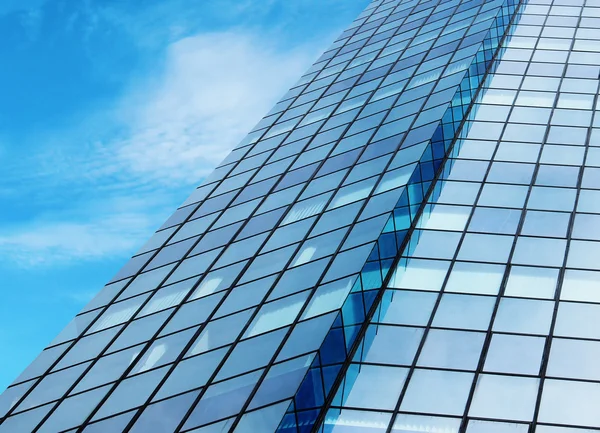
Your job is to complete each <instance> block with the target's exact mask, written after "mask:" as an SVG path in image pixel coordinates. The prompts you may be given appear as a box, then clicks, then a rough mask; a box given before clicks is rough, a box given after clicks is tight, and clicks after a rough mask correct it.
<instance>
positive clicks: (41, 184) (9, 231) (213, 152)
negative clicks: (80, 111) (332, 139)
mask: <svg viewBox="0 0 600 433" xmlns="http://www.w3.org/2000/svg"><path fill="white" fill-rule="evenodd" d="M317 51H318V50H317V49H315V47H303V48H299V49H296V50H292V51H288V50H284V49H281V48H280V47H277V46H276V45H274V44H273V43H272V42H270V41H269V40H267V39H265V38H261V37H260V36H258V35H256V34H252V33H249V32H242V31H239V32H233V33H231V32H228V33H209V34H198V35H196V36H192V37H187V38H184V39H181V40H179V41H177V42H174V43H172V44H170V45H169V46H168V48H167V50H166V56H165V58H164V62H163V63H162V64H163V67H162V68H159V70H157V71H156V72H154V73H151V74H148V75H145V76H139V77H136V79H135V80H132V83H131V85H129V86H128V88H127V91H126V92H125V93H124V94H123V95H122V97H121V98H120V99H119V100H118V102H117V103H115V104H113V105H112V106H109V107H107V108H103V109H100V110H98V111H97V112H93V113H89V116H88V120H86V121H85V122H83V123H82V124H81V125H80V126H78V127H74V128H72V129H70V130H59V131H51V132H45V133H42V134H39V136H38V137H36V140H38V141H39V142H42V143H46V144H47V145H45V146H41V147H40V149H39V150H40V151H39V152H37V154H36V155H31V156H29V157H27V158H24V159H23V160H22V161H20V162H19V163H18V164H13V165H12V167H8V171H9V172H11V173H12V175H13V178H15V179H17V182H16V183H14V185H13V187H14V191H15V192H16V193H18V194H21V195H23V194H25V195H27V193H28V192H29V193H31V196H36V197H37V198H38V199H39V200H40V203H44V202H45V201H48V202H50V203H51V202H52V201H53V200H55V196H54V195H55V194H57V193H62V194H65V195H66V196H70V197H71V196H72V198H71V200H72V202H71V203H69V207H68V208H64V209H61V210H60V211H59V212H57V211H56V209H54V210H52V209H51V208H52V207H53V206H51V205H49V206H48V208H49V209H50V210H47V211H46V212H44V213H42V214H41V215H36V217H35V218H32V219H31V220H28V221H18V222H14V221H13V222H12V223H11V224H9V225H6V224H5V225H4V227H3V228H2V229H0V256H1V257H2V260H10V261H11V262H14V263H16V264H17V265H20V266H25V267H31V266H40V265H42V266H44V265H45V266H47V265H57V264H64V263H69V262H71V261H74V260H77V261H81V260H98V259H102V258H107V257H115V256H126V255H129V254H131V253H132V252H133V251H134V250H135V249H136V247H137V246H139V245H141V244H142V243H143V240H145V238H146V237H147V236H148V235H149V233H150V232H151V231H152V228H155V227H157V226H159V225H160V223H161V222H162V219H164V218H165V217H166V216H167V215H168V213H169V212H170V211H172V210H173V209H174V207H175V206H176V205H177V204H178V202H179V201H181V199H182V198H184V197H185V195H186V192H190V191H191V188H192V187H193V185H195V184H197V183H198V182H199V181H200V180H201V178H202V177H204V176H206V175H207V174H208V173H209V172H210V171H211V170H212V168H213V167H214V166H215V165H216V164H217V163H218V162H219V161H220V160H221V159H222V158H223V157H224V156H226V154H227V153H228V151H229V150H230V149H231V147H233V146H234V145H235V144H237V142H238V141H239V140H240V139H241V138H243V136H244V134H245V133H246V132H247V131H248V130H250V129H251V128H252V126H254V124H255V123H256V122H257V121H258V120H259V119H260V116H261V115H262V114H264V113H265V112H266V111H268V109H269V108H270V106H271V105H272V104H273V103H274V102H275V101H276V99H277V98H278V97H279V96H280V95H282V94H283V93H284V92H285V91H286V90H287V88H288V87H289V86H291V85H292V84H293V82H294V80H295V78H297V76H298V74H299V71H302V70H303V69H304V68H306V67H308V65H309V63H310V60H311V59H312V58H313V57H314V55H315V54H316V52H317ZM99 131H111V134H110V136H108V137H107V136H106V134H104V133H101V132H99ZM17 173H29V174H22V175H19V174H17ZM90 191H91V192H92V194H90ZM10 193H11V189H10V187H8V188H6V189H5V190H4V191H0V196H1V195H2V194H4V195H5V197H6V196H8V195H10ZM0 198H1V197H0ZM62 205H63V206H65V204H64V203H63V204H62Z"/></svg>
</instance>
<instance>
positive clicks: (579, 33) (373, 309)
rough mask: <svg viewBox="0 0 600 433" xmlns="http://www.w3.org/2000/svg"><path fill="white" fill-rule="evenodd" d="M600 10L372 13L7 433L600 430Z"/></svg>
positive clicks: (80, 320)
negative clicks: (599, 406)
mask: <svg viewBox="0 0 600 433" xmlns="http://www.w3.org/2000/svg"><path fill="white" fill-rule="evenodd" d="M598 28H600V0H528V1H526V0H521V1H519V0H487V1H485V0H387V1H386V0H374V1H372V2H371V3H370V4H369V5H368V6H367V8H366V9H365V10H364V12H363V13H362V14H361V15H360V16H359V17H358V18H357V19H356V20H355V21H354V22H353V23H352V24H351V25H350V27H349V28H348V30H346V31H345V32H344V33H343V34H342V35H341V36H340V37H339V38H338V39H337V40H336V41H335V42H334V44H333V45H332V47H330V49H329V50H328V51H326V52H325V53H324V54H323V55H322V56H321V57H320V58H319V59H318V60H317V62H316V63H315V64H314V65H313V67H312V68H311V69H310V70H309V71H307V73H306V74H305V75H304V76H303V77H302V78H301V79H300V81H299V83H298V84H297V85H296V86H295V87H293V88H292V89H291V90H290V91H289V92H288V93H287V94H286V95H285V96H284V97H283V98H282V100H281V101H280V102H279V103H278V104H277V105H276V106H275V107H274V108H273V109H272V110H271V112H270V113H268V114H267V116H266V117H264V118H263V120H261V122H259V124H258V125H257V126H256V127H255V128H254V130H253V131H251V132H250V134H249V135H248V136H247V137H246V138H245V139H244V140H243V141H242V143H240V144H239V145H238V146H237V147H236V148H235V149H234V150H233V151H232V152H231V154H230V155H229V156H228V157H227V158H226V159H225V161H223V162H222V163H221V165H219V166H218V167H217V168H216V169H215V171H214V173H213V174H212V175H211V176H210V177H209V178H208V179H205V180H204V182H203V183H202V185H201V186H200V187H198V188H197V189H196V190H195V191H194V192H193V193H192V194H191V195H190V197H189V198H188V199H187V200H186V202H185V203H184V204H183V205H182V206H181V207H180V208H179V209H177V210H176V212H175V213H174V214H173V215H172V216H171V218H169V220H168V221H167V222H166V223H165V224H164V225H163V226H162V227H161V229H160V230H159V231H158V232H157V233H156V234H155V235H154V236H153V237H152V238H151V239H150V240H149V241H148V242H147V243H146V245H144V247H142V249H141V250H140V251H139V252H138V253H137V254H136V255H135V256H134V257H133V258H132V259H131V260H130V261H129V262H128V263H127V264H126V265H125V266H124V267H123V268H122V269H121V271H120V272H119V273H118V274H117V275H116V276H115V277H114V278H113V280H112V281H111V282H110V283H109V284H108V285H107V286H106V287H105V288H104V289H103V290H102V291H101V292H100V293H99V294H98V295H97V296H96V298H94V299H93V300H92V301H91V302H90V303H89V304H88V305H87V306H86V307H85V308H84V309H83V311H82V312H81V313H80V314H79V315H78V316H77V317H76V318H75V319H74V320H73V321H72V322H71V323H70V324H69V325H68V326H67V327H66V328H65V329H64V331H63V332H62V333H61V334H60V335H59V336H57V337H56V339H55V340H54V341H53V342H52V343H51V345H50V346H49V347H48V348H46V349H45V350H44V351H43V352H42V353H41V354H40V355H39V356H38V358H37V359H36V360H35V361H34V362H33V363H32V364H31V365H30V366H29V367H28V368H27V369H26V370H25V371H24V372H23V373H22V374H21V376H20V377H19V378H17V380H16V381H15V382H14V383H13V384H12V385H11V386H10V387H9V388H8V389H7V390H6V391H5V392H4V393H3V394H2V395H0V433H29V432H40V433H62V432H65V433H67V432H68V433H75V432H79V433H81V432H83V433H96V432H98V433H100V432H132V433H175V432H181V433H184V432H196V433H225V432H234V433H263V432H264V433H271V432H272V433H275V432H277V433H309V432H315V433H316V432H318V433H363V432H365V433H379V432H381V433H384V432H385V433H390V432H394V433H404V432H406V433H408V432H447V433H451V432H461V433H463V432H466V433H484V432H485V433H504V432H507V433H508V432H510V433H521V432H523V433H526V432H527V433H585V432H591V431H600V411H598V409H597V405H598V403H600V367H598V366H597V364H598V362H597V361H596V354H597V353H600V260H599V259H598V258H599V257H600V229H599V227H600V224H599V222H600V153H598V152H596V151H595V150H597V149H600V119H599V118H598V117H597V111H596V110H600V103H599V102H598V84H599V78H600V31H599V30H598Z"/></svg>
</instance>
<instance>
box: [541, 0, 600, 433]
mask: <svg viewBox="0 0 600 433" xmlns="http://www.w3.org/2000/svg"><path fill="white" fill-rule="evenodd" d="M585 3H587V1H586V2H585ZM585 3H584V6H585ZM582 11H583V9H582ZM581 18H582V15H581V14H580V15H579V17H578V20H577V26H576V29H578V28H579V27H580V25H581ZM575 39H576V37H575V35H574V36H573V38H572V40H571V47H570V49H569V55H568V58H570V57H571V53H573V48H574V46H575ZM568 58H567V62H565V67H564V69H563V75H562V77H561V79H560V85H562V82H563V80H564V79H565V78H566V74H567V69H568V64H569V63H568ZM560 85H559V88H558V90H557V92H556V98H557V99H556V101H555V106H556V103H557V102H558V97H559V95H560V93H561V92H560V90H561V89H560ZM598 100H599V98H598V92H596V94H595V95H594V102H593V105H592V110H591V111H592V117H591V120H590V126H588V132H587V137H586V141H585V149H584V154H583V161H582V164H581V166H580V168H579V176H578V178H577V186H576V192H575V202H574V203H573V211H572V213H571V217H570V218H569V224H568V226H567V237H566V247H565V255H564V258H563V264H562V267H561V269H560V272H559V274H558V281H557V289H556V293H555V296H554V311H553V314H552V321H551V322H550V330H549V332H548V337H547V339H546V345H545V347H544V352H543V354H542V364H541V370H540V383H539V388H538V394H537V399H536V402H535V408H534V414H533V420H532V421H531V424H530V427H529V432H530V433H534V431H535V429H536V427H537V425H538V418H539V413H540V406H541V403H542V394H543V391H544V383H545V381H546V379H547V377H548V376H547V370H548V361H549V358H550V349H551V347H552V341H553V339H554V329H555V327H556V318H557V315H558V308H559V306H560V295H561V292H562V285H563V282H564V277H565V272H566V267H567V259H568V257H569V249H570V245H571V239H572V234H573V226H574V222H575V217H576V215H577V205H578V203H579V196H580V192H581V185H582V180H583V173H584V171H585V167H586V160H587V155H588V150H589V148H590V138H591V135H592V129H593V124H594V108H595V107H596V105H597V103H598ZM552 113H554V109H553V110H552ZM550 119H552V117H550ZM548 129H550V128H548ZM569 338H571V337H569ZM561 379H563V380H564V379H566V378H561ZM568 380H573V379H568ZM582 381H583V380H582ZM585 382H589V381H585Z"/></svg>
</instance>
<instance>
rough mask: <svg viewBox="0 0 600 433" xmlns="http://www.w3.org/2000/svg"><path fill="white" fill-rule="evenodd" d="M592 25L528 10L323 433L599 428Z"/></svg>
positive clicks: (598, 136)
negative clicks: (368, 342) (368, 343)
mask: <svg viewBox="0 0 600 433" xmlns="http://www.w3.org/2000/svg"><path fill="white" fill-rule="evenodd" d="M599 27H600V2H599V1H598V0H554V1H552V0H530V1H528V2H527V6H526V7H525V9H524V15H523V17H522V18H521V20H520V23H519V25H518V27H517V28H516V29H515V34H514V36H513V37H512V39H511V40H510V43H509V45H508V48H507V50H506V52H505V54H504V56H503V57H502V61H501V62H500V64H499V67H498V70H497V72H496V73H495V74H494V76H493V78H492V79H491V81H490V83H489V84H490V89H489V90H488V91H487V92H486V93H485V95H484V96H483V99H482V100H481V104H480V106H479V107H478V111H477V115H476V117H475V121H474V123H473V125H472V127H471V130H470V132H469V134H468V136H467V139H466V140H465V142H464V144H463V145H462V147H461V149H460V152H459V153H458V156H457V158H456V159H455V160H454V161H452V163H453V165H452V170H451V171H450V175H449V177H448V179H447V180H446V182H445V183H444V186H443V188H442V189H441V194H440V195H439V198H438V199H437V200H435V203H433V202H432V203H431V205H430V208H429V209H428V210H427V214H428V218H426V219H424V220H423V224H422V225H421V226H419V227H418V228H417V229H416V231H415V232H414V233H413V236H415V237H417V238H418V242H415V243H413V244H412V245H411V248H409V249H408V250H407V251H406V254H405V256H404V257H403V259H401V260H400V261H399V264H398V267H397V269H396V271H395V275H394V277H393V278H392V280H391V281H390V284H389V286H388V287H389V288H388V289H387V293H386V295H385V302H386V304H385V309H382V311H380V313H379V314H377V315H375V316H374V318H373V320H372V322H371V325H370V330H369V331H370V345H366V346H365V347H364V349H363V352H362V353H359V354H357V357H356V358H355V362H356V363H354V364H352V365H351V366H350V367H349V369H348V371H347V373H346V375H347V379H346V381H345V384H349V385H348V386H347V387H346V388H343V387H342V388H340V390H339V394H338V398H337V399H336V400H335V401H334V403H333V405H332V408H331V409H330V411H329V414H328V417H327V419H326V421H325V425H324V427H323V430H322V431H324V432H328V433H342V432H343V433H346V432H354V431H361V432H362V431H369V432H373V433H375V432H397V433H400V432H421V431H444V432H463V431H464V432H466V433H481V432H485V433H488V432H493V433H505V432H511V433H521V432H523V433H526V432H536V433H583V432H592V431H600V412H599V411H598V409H597V407H598V401H600V364H599V363H598V362H597V358H598V354H599V353H600V261H599V260H598V257H600V242H599V241H600V231H599V229H598V227H600V225H599V224H598V223H599V222H600V205H599V203H600V158H599V156H600V153H599V152H598V150H600V119H599V118H598V111H597V110H598V109H599V108H600V106H599V104H598V79H599V73H600V32H599V31H598V28H599Z"/></svg>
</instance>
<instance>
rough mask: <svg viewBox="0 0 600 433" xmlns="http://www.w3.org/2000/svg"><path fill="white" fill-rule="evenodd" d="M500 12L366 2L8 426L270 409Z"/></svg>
mask: <svg viewBox="0 0 600 433" xmlns="http://www.w3.org/2000/svg"><path fill="white" fill-rule="evenodd" d="M501 3H502V2H501V1H492V2H481V1H476V0H471V1H468V0H462V1H461V0H450V1H444V2H442V1H435V0H429V1H427V0H420V1H419V0H402V1H399V0H392V1H383V0H376V1H374V2H372V3H371V5H369V6H368V7H367V9H366V10H365V12H364V13H363V14H361V16H359V18H358V19H357V20H356V21H355V22H354V24H353V25H352V26H351V27H350V28H349V30H347V31H346V32H344V34H343V35H342V36H341V37H340V38H339V39H338V40H337V41H336V42H335V43H334V45H333V47H332V48H331V49H330V50H329V51H327V52H326V53H325V54H324V55H323V56H322V57H321V58H320V59H319V60H318V61H317V63H316V64H315V65H314V66H313V68H311V70H310V71H309V72H308V73H307V74H306V75H305V76H304V77H303V78H302V80H301V82H300V83H299V84H298V85H297V86H296V87H294V88H293V89H292V90H291V91H290V92H289V93H288V94H287V95H286V96H284V98H283V99H282V102H280V103H279V104H277V106H276V107H275V108H274V109H273V110H272V111H271V113H270V114H269V115H267V117H265V119H263V121H261V122H260V123H259V125H258V126H257V127H256V128H255V130H254V131H253V132H251V133H250V135H249V136H248V137H247V139H245V140H244V142H242V144H240V145H239V146H238V147H237V148H236V149H235V150H234V151H233V152H232V153H231V155H230V156H229V157H228V158H227V159H226V160H225V161H224V162H223V163H222V164H221V165H220V166H219V167H218V168H217V169H216V170H215V172H214V174H213V175H212V176H211V177H210V178H209V179H207V180H206V181H205V183H204V184H203V185H202V186H201V187H200V188H198V189H197V190H196V191H195V192H194V193H193V194H192V195H191V196H190V198H189V199H188V200H187V201H186V203H184V205H183V206H182V207H181V208H180V209H179V210H178V211H177V212H176V213H175V214H174V215H173V216H172V217H171V218H170V219H169V220H168V221H167V223H165V225H164V226H163V227H162V228H161V230H160V231H159V232H157V234H156V235H155V236H154V237H153V238H152V239H151V240H150V241H149V242H148V243H147V244H146V245H145V246H144V247H143V248H142V250H141V251H140V252H139V254H138V255H136V256H135V257H134V258H133V259H132V260H131V261H130V262H129V263H127V265H126V266H125V267H124V268H123V269H122V270H121V271H120V272H119V274H118V275H117V276H116V277H115V278H114V279H113V281H112V283H111V284H109V285H108V286H106V287H105V289H104V290H103V291H102V292H101V293H100V294H99V295H98V296H97V297H96V298H95V299H94V300H93V301H92V302H91V303H90V304H89V305H88V306H87V307H86V308H85V309H84V311H83V312H82V313H81V314H80V315H79V316H77V318H76V319H75V320H74V321H73V322H72V323H71V324H70V325H69V326H68V327H67V328H66V329H65V330H64V331H63V333H61V335H59V336H58V337H57V338H56V339H55V341H54V342H53V343H52V345H51V346H50V347H49V348H48V349H46V350H45V351H44V352H43V353H42V354H41V355H40V356H39V357H38V358H37V359H36V361H34V363H33V364H32V365H31V366H30V367H29V368H28V369H27V370H26V371H25V372H24V373H23V374H22V375H21V376H20V377H19V378H18V379H17V381H16V382H15V384H14V385H13V386H11V387H10V388H9V389H8V390H7V391H6V392H5V393H4V394H3V395H2V396H1V397H0V416H2V417H4V418H2V419H1V421H2V424H1V425H0V432H3V433H4V432H10V433H19V432H31V431H39V432H46V433H48V432H61V431H76V430H77V431H79V430H81V428H78V426H80V425H82V424H86V425H87V427H85V429H84V430H83V431H85V433H93V432H95V431H132V432H140V431H145V429H146V430H147V428H148V427H147V426H148V425H151V426H152V429H153V431H157V432H158V431H164V432H171V431H176V430H177V431H179V430H182V431H187V430H190V429H195V428H196V427H198V426H201V425H203V424H210V423H213V422H217V423H216V424H211V425H210V426H209V427H206V428H201V430H197V431H202V432H209V431H211V430H212V431H219V430H218V429H219V428H223V429H225V430H227V429H228V428H229V425H230V424H228V423H230V422H231V421H232V420H228V421H225V422H224V423H218V421H219V419H223V418H227V417H229V416H235V415H236V414H238V413H239V412H240V411H241V410H242V409H248V410H251V409H253V408H254V407H258V406H261V405H264V404H265V403H269V402H270V401H273V400H272V399H271V400H269V398H272V397H270V396H269V395H267V396H264V397H263V396H261V388H260V384H264V383H268V381H269V380H268V379H269V378H270V377H269V374H270V373H272V374H273V375H274V376H273V377H277V369H278V368H280V369H283V370H284V371H288V370H289V369H291V370H292V371H296V370H298V371H300V372H302V371H306V369H307V368H308V364H309V363H310V361H309V357H308V356H305V355H302V353H308V352H307V351H310V347H305V346H302V345H301V344H300V342H306V341H308V342H310V343H311V344H312V346H311V347H314V349H312V350H315V349H316V348H318V346H319V345H320V343H321V340H320V339H319V338H322V335H323V333H324V332H326V331H327V330H328V329H329V328H330V327H331V325H332V320H333V315H332V314H326V311H323V305H322V304H323V303H324V302H325V301H328V302H329V301H331V299H330V298H326V299H325V300H324V299H320V298H318V297H315V292H318V287H316V284H317V283H319V284H321V286H319V287H323V286H325V285H326V284H328V283H330V282H333V281H339V280H341V279H343V278H346V277H348V276H349V275H353V274H356V273H357V272H359V271H360V269H361V267H362V265H363V264H364V263H365V261H366V259H367V256H368V255H369V253H370V251H371V249H372V247H373V242H374V240H375V239H376V238H377V236H378V235H379V233H380V232H381V230H382V228H383V224H384V223H385V219H383V218H379V219H378V220H377V218H378V217H379V216H380V215H382V214H386V213H387V214H389V212H390V211H391V210H392V209H393V207H394V206H395V204H396V203H395V201H392V200H387V201H386V200H382V198H383V197H387V198H388V199H389V198H390V197H391V196H390V195H389V194H388V195H387V196H384V195H385V194H386V193H390V191H396V193H400V189H401V188H402V187H403V186H404V185H405V184H406V181H407V180H408V178H409V177H410V176H407V173H406V168H405V167H406V166H410V165H411V164H413V163H414V162H415V161H417V160H418V159H419V158H420V156H421V155H419V154H418V152H416V150H419V149H422V147H421V148H419V147H418V145H419V144H421V143H422V142H423V140H427V139H429V138H430V137H428V136H427V135H426V133H427V132H428V131H429V129H428V125H430V124H431V123H437V122H439V120H440V118H441V116H442V114H443V112H444V109H445V106H446V105H447V104H448V103H449V100H450V98H451V97H452V95H454V93H455V90H456V87H457V85H458V84H459V83H460V79H462V76H463V75H464V71H465V70H466V68H468V66H469V65H470V64H471V62H472V57H473V55H474V54H475V53H476V52H477V50H478V48H479V45H480V43H481V40H482V39H483V37H484V36H485V34H486V33H487V30H488V29H489V26H490V23H491V22H492V20H493V18H494V16H495V14H497V10H498V8H499V7H500V5H501ZM442 30H443V31H442ZM442 72H443V74H442ZM430 94H431V95H432V97H429V95H430ZM409 129H410V132H408V131H409ZM400 143H402V148H401V149H400V150H399V151H398V147H399V146H400ZM367 210H368V212H369V217H368V218H367V217H366V216H365V212H366V211H367ZM363 217H364V218H363ZM360 218H362V219H363V220H364V221H365V224H363V225H362V226H361V230H360V231H357V230H351V227H352V225H353V223H355V222H356V221H357V220H359V219H360ZM368 220H370V221H371V222H373V224H371V226H369V225H368V224H367V223H366V222H367V221H368ZM376 220H377V221H379V222H380V225H379V226H378V225H377V224H376V223H375V222H376ZM348 289H349V288H348ZM346 294H347V292H346ZM337 308H339V306H338V307H337ZM314 311H319V313H318V314H315V313H314ZM299 320H302V321H300V322H299ZM320 336H321V337H320ZM273 362H277V364H274V365H273ZM267 365H269V366H270V368H269V369H268V372H267V370H266V369H265V367H266V366H267ZM285 369H288V370H285ZM303 369H304V370H303ZM292 395H293V392H292V394H290V397H291V396H292ZM249 397H250V398H249ZM261 398H263V400H260V399H261ZM264 398H266V399H267V400H264ZM286 404H287V403H286ZM257 405H258V406H257ZM281 408H283V409H284V410H285V405H275V406H270V407H269V409H268V410H263V411H261V412H255V413H257V414H258V415H259V416H258V415H257V416H256V417H255V418H254V419H256V418H257V417H259V418H260V419H261V420H262V419H263V418H264V419H265V421H264V422H265V423H269V422H270V423H273V422H274V420H275V421H277V422H278V421H279V419H280V418H281V416H282V415H283V414H282V413H279V415H278V416H279V419H277V413H278V412H277V411H278V410H281ZM267 415H268V416H267ZM246 419H250V421H243V422H242V423H240V425H239V426H238V427H237V430H236V431H240V432H241V431H246V430H247V429H248V428H250V429H251V428H253V427H252V426H253V425H254V424H252V422H254V421H252V420H253V418H252V416H248V417H247V418H246ZM261 422H262V421H261ZM244 423H246V424H244ZM266 425H268V424H263V426H266ZM276 425H277V423H275V426H274V428H275V427H276ZM219 426H220V427H219ZM244 429H246V430H244Z"/></svg>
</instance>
